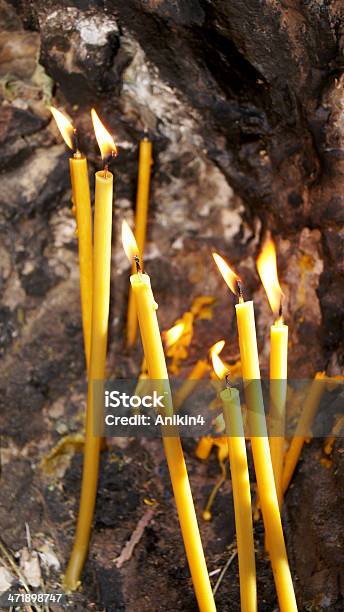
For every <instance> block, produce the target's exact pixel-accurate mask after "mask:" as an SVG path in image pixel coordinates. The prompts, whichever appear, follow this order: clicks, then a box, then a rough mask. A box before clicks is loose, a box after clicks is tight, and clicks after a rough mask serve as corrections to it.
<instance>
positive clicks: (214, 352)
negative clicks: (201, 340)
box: [209, 340, 228, 380]
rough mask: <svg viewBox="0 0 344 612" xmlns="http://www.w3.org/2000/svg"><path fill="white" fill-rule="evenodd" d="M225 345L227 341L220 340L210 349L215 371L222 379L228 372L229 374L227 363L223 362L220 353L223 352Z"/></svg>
mask: <svg viewBox="0 0 344 612" xmlns="http://www.w3.org/2000/svg"><path fill="white" fill-rule="evenodd" d="M224 345H225V341H224V340H219V341H218V342H216V343H215V344H214V345H213V346H212V347H211V349H210V351H209V352H210V356H211V360H212V363H213V369H214V372H215V374H216V376H217V377H218V378H219V379H220V380H222V378H224V377H225V376H226V374H228V370H227V368H226V366H225V364H224V363H223V361H222V359H221V357H219V353H221V351H222V349H223V347H224Z"/></svg>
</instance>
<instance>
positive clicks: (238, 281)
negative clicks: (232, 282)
mask: <svg viewBox="0 0 344 612" xmlns="http://www.w3.org/2000/svg"><path fill="white" fill-rule="evenodd" d="M236 283H237V289H238V298H239V303H240V304H242V303H243V302H244V301H245V300H244V293H243V289H242V283H241V280H237V282H236Z"/></svg>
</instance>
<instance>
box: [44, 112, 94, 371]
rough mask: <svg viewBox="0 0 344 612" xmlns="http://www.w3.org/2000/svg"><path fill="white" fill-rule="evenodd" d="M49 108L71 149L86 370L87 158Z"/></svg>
mask: <svg viewBox="0 0 344 612" xmlns="http://www.w3.org/2000/svg"><path fill="white" fill-rule="evenodd" d="M50 111H51V113H52V115H53V117H54V119H55V121H56V123H57V126H58V128H59V130H60V132H61V135H62V137H63V139H64V141H65V143H66V144H67V146H68V147H69V148H70V149H72V150H73V151H74V154H73V157H71V158H70V159H69V167H70V177H71V185H72V200H73V207H74V208H75V213H76V223H77V230H78V231H77V233H78V249H79V269H80V295H81V312H82V328H83V337H84V348H85V357H86V365H87V370H88V367H89V362H90V350H91V318H92V278H93V272H92V211H91V197H90V186H89V180H88V170H87V159H86V157H85V156H84V155H83V154H82V153H80V151H79V149H78V146H77V138H76V130H75V129H74V127H73V125H72V124H71V123H70V121H68V119H67V118H66V117H65V116H64V115H63V114H62V113H61V112H60V111H59V110H57V109H56V108H53V107H50Z"/></svg>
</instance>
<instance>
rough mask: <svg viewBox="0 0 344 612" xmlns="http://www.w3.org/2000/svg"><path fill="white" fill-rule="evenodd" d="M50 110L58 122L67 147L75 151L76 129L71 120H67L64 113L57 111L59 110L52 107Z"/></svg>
mask: <svg viewBox="0 0 344 612" xmlns="http://www.w3.org/2000/svg"><path fill="white" fill-rule="evenodd" d="M49 110H50V112H51V114H52V116H53V117H54V119H55V121H56V124H57V127H58V129H59V131H60V134H61V136H62V138H63V140H64V141H65V143H66V145H67V147H69V148H70V149H72V150H73V149H74V142H73V134H74V128H73V125H72V123H71V122H70V121H69V119H67V117H66V116H65V115H64V114H63V113H61V111H59V110H57V108H54V107H53V106H50V107H49Z"/></svg>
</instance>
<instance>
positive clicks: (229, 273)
mask: <svg viewBox="0 0 344 612" xmlns="http://www.w3.org/2000/svg"><path fill="white" fill-rule="evenodd" d="M213 258H214V261H215V263H216V265H217V267H218V269H219V270H220V272H221V274H222V276H223V278H224V281H225V282H226V283H227V285H228V287H229V288H230V290H231V291H233V293H234V294H235V295H236V294H237V293H238V291H237V286H236V283H237V281H240V276H238V275H237V274H236V273H235V272H234V271H233V270H232V269H231V268H230V267H229V265H228V263H227V262H226V261H225V260H224V259H223V257H221V255H218V254H217V253H213Z"/></svg>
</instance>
